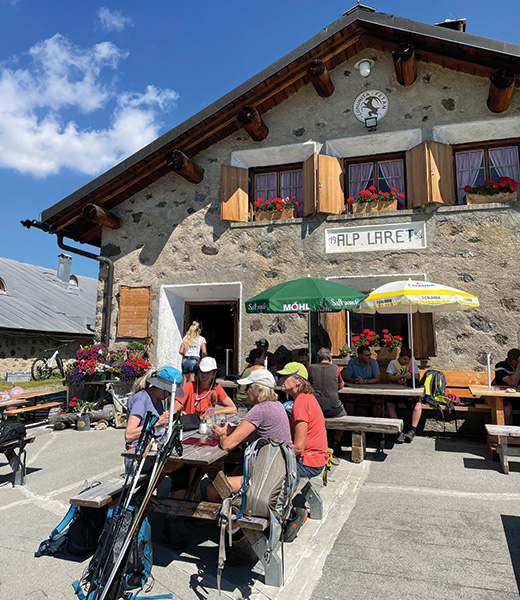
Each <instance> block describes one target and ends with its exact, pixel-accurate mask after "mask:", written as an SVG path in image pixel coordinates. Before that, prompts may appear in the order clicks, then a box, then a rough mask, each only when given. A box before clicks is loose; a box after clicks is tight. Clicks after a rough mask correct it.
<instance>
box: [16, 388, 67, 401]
mask: <svg viewBox="0 0 520 600" xmlns="http://www.w3.org/2000/svg"><path fill="white" fill-rule="evenodd" d="M64 391H65V390H63V391H62V393H63V392H64ZM59 393H60V392H57V391H53V392H48V391H47V392H24V393H23V394H13V395H12V396H11V400H27V399H28V398H37V397H38V396H50V395H51V394H59Z"/></svg>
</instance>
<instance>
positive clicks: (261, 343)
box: [255, 338, 269, 348]
mask: <svg viewBox="0 0 520 600" xmlns="http://www.w3.org/2000/svg"><path fill="white" fill-rule="evenodd" d="M255 344H256V345H257V346H264V348H268V347H269V342H268V341H267V340H266V339H265V338H260V339H259V340H258V341H257V342H255Z"/></svg>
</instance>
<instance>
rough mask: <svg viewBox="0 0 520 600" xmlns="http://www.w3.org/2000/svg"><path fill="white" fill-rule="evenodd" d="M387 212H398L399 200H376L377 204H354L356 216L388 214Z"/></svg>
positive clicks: (353, 210) (353, 208)
mask: <svg viewBox="0 0 520 600" xmlns="http://www.w3.org/2000/svg"><path fill="white" fill-rule="evenodd" d="M387 210H397V200H391V201H386V200H376V201H375V202H354V203H353V204H352V212H353V213H354V214H355V213H369V212H386V211H387Z"/></svg>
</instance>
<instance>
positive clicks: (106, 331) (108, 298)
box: [56, 233, 114, 345]
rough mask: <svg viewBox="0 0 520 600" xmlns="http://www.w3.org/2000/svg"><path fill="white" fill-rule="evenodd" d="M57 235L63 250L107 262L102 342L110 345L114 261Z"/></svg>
mask: <svg viewBox="0 0 520 600" xmlns="http://www.w3.org/2000/svg"><path fill="white" fill-rule="evenodd" d="M56 237H57V238H58V246H59V247H60V248H61V249H62V250H66V251H67V252H72V253H73V254H79V255H80V256H84V257H85V258H91V259H93V260H97V261H98V262H100V263H105V264H106V265H107V267H108V274H107V277H106V279H105V285H104V287H105V289H104V294H103V309H102V312H101V317H102V318H101V343H103V344H107V345H108V343H109V340H110V321H111V318H112V293H113V291H114V263H113V262H112V261H111V260H110V259H109V258H107V257H106V256H100V255H99V256H98V255H96V254H93V253H92V252H87V251H86V250H80V249H79V248H73V247H72V246H67V244H65V243H64V242H63V237H64V236H63V235H62V234H59V233H58V234H56Z"/></svg>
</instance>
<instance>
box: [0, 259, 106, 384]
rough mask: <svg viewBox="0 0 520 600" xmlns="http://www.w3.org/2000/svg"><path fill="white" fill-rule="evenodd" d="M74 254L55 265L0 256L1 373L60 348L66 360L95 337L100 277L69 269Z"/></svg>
mask: <svg viewBox="0 0 520 600" xmlns="http://www.w3.org/2000/svg"><path fill="white" fill-rule="evenodd" d="M71 262H72V258H71V257H70V256H67V255H64V254H62V255H60V256H59V259H58V268H57V269H48V268H46V267H40V266H38V265H31V264H28V263H22V262H19V261H16V260H11V259H9V258H0V377H4V375H5V373H6V372H8V371H26V370H30V368H31V364H32V361H33V360H34V359H35V358H37V357H50V356H51V354H52V352H50V351H51V350H54V349H55V348H58V347H59V352H60V356H61V357H62V359H63V360H66V359H70V358H75V356H76V350H78V348H79V347H80V345H86V344H91V343H92V342H93V340H94V327H95V318H96V295H97V281H96V280H95V279H94V278H92V277H83V276H82V275H74V274H71V272H70V271H71Z"/></svg>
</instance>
